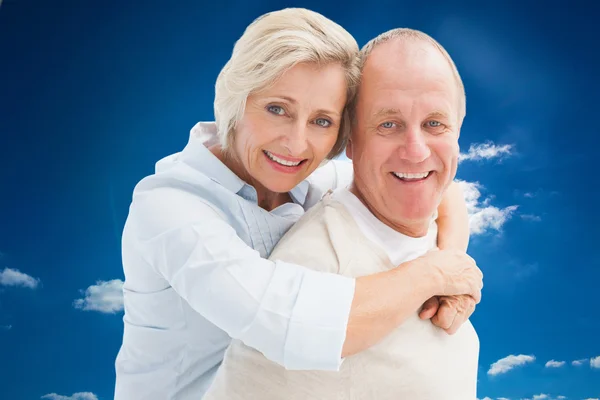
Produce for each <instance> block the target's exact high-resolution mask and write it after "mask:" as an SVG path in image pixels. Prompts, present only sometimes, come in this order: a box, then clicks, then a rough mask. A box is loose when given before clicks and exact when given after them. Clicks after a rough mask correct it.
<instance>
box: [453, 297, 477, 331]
mask: <svg viewBox="0 0 600 400" xmlns="http://www.w3.org/2000/svg"><path fill="white" fill-rule="evenodd" d="M463 297H464V298H463V299H461V304H462V306H463V307H464V309H463V310H459V311H458V313H457V315H456V318H454V321H453V322H452V325H451V326H450V327H449V328H448V329H446V333H448V334H449V335H454V334H455V333H456V332H458V330H459V329H460V327H461V326H462V325H463V324H464V323H465V322H466V321H467V320H468V319H469V317H470V316H471V314H473V312H474V311H475V301H474V300H473V298H472V297H471V296H463Z"/></svg>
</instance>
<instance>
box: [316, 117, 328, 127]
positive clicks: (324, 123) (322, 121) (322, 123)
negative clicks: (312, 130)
mask: <svg viewBox="0 0 600 400" xmlns="http://www.w3.org/2000/svg"><path fill="white" fill-rule="evenodd" d="M315 124H317V125H319V126H322V127H323V128H328V127H330V126H331V121H329V120H328V119H325V118H317V119H316V120H315Z"/></svg>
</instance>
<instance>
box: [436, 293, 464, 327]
mask: <svg viewBox="0 0 600 400" xmlns="http://www.w3.org/2000/svg"><path fill="white" fill-rule="evenodd" d="M457 314H458V310H457V308H456V307H454V305H453V304H452V303H450V302H449V301H448V300H441V301H440V307H439V309H438V312H437V314H436V315H435V316H434V317H433V318H432V319H431V322H433V324H434V325H436V326H439V327H440V328H442V329H448V328H450V327H451V326H452V324H453V322H454V319H455V318H456V315H457Z"/></svg>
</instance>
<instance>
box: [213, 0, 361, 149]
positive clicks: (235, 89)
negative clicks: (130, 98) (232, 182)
mask: <svg viewBox="0 0 600 400" xmlns="http://www.w3.org/2000/svg"><path fill="white" fill-rule="evenodd" d="M358 50H359V49H358V44H357V43H356V40H355V39H354V37H352V35H350V34H349V33H348V32H347V31H346V30H345V29H344V28H342V27H341V26H340V25H338V24H336V23H335V22H333V21H331V20H330V19H328V18H326V17H324V16H323V15H321V14H319V13H316V12H314V11H310V10H306V9H303V8H286V9H283V10H280V11H275V12H270V13H267V14H264V15H262V16H261V17H258V18H257V19H256V20H254V22H252V23H251V24H250V25H249V26H248V27H247V28H246V30H245V31H244V34H243V35H242V37H241V38H240V39H239V40H238V41H237V42H236V44H235V46H234V49H233V53H232V55H231V58H230V59H229V61H228V62H227V64H225V66H224V67H223V69H222V70H221V72H220V74H219V76H218V78H217V82H216V85H215V102H214V111H215V121H216V123H217V130H218V135H219V139H220V143H221V146H222V147H223V149H224V150H227V149H229V148H231V146H232V145H233V141H234V133H235V128H236V125H237V123H238V122H239V121H240V120H241V118H242V116H243V114H244V109H245V107H246V100H247V98H248V96H249V95H250V94H251V93H254V92H257V91H260V90H263V89H265V88H266V87H268V86H269V85H272V84H273V83H274V82H275V81H276V80H277V78H279V77H280V76H281V75H282V74H283V73H284V72H285V71H287V70H289V69H290V68H292V67H293V66H294V65H296V64H298V63H303V62H307V63H315V64H318V65H327V64H330V63H339V64H340V65H341V66H342V67H343V68H344V70H345V71H346V81H347V83H348V91H347V99H346V102H347V103H346V104H348V103H350V102H351V101H352V100H353V98H354V94H355V92H356V87H357V85H358V80H359V76H360V71H359V68H358ZM350 125H351V124H350V118H349V116H348V111H347V107H344V113H343V116H342V123H341V125H340V130H339V134H338V140H337V141H336V143H335V145H334V147H333V149H332V151H331V152H330V154H329V155H328V158H333V157H335V156H336V155H338V154H339V153H341V152H342V151H343V150H344V148H345V147H346V142H347V140H348V137H349V135H350Z"/></svg>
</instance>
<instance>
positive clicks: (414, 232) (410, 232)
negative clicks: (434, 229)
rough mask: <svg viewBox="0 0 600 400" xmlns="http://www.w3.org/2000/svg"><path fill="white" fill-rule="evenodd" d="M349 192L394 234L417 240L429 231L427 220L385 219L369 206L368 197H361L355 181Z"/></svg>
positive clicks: (358, 186) (360, 191)
mask: <svg viewBox="0 0 600 400" xmlns="http://www.w3.org/2000/svg"><path fill="white" fill-rule="evenodd" d="M349 190H350V192H351V193H352V194H354V195H355V196H356V197H357V198H358V199H359V200H360V201H361V203H363V204H364V205H365V207H367V209H368V210H369V211H370V212H371V214H373V215H374V216H375V218H377V219H378V220H379V221H381V222H383V223H384V224H386V225H387V226H389V227H390V228H392V229H393V230H395V231H396V232H399V233H401V234H403V235H406V236H410V237H414V238H419V237H423V236H425V235H427V232H428V230H429V222H430V221H429V220H428V219H427V220H419V221H400V220H396V221H392V220H391V219H389V218H386V217H385V215H383V214H382V213H380V212H379V211H378V210H377V209H376V208H375V207H373V206H372V205H371V203H370V202H369V198H368V196H364V195H363V191H362V190H361V188H360V185H357V184H356V182H355V181H352V184H351V185H350V188H349Z"/></svg>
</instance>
